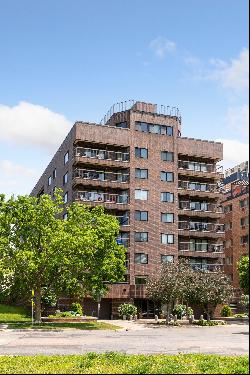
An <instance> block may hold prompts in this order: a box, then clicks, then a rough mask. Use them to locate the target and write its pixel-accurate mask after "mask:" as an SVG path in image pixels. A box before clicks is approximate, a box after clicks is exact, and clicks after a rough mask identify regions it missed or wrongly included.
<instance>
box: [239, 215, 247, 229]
mask: <svg viewBox="0 0 250 375" xmlns="http://www.w3.org/2000/svg"><path fill="white" fill-rule="evenodd" d="M248 224H249V217H248V216H246V217H242V218H241V219H240V225H241V226H242V227H245V226H246V225H248Z"/></svg>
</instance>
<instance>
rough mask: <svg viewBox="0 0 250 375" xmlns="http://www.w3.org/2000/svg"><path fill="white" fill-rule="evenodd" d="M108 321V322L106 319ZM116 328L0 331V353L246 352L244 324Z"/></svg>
mask: <svg viewBox="0 0 250 375" xmlns="http://www.w3.org/2000/svg"><path fill="white" fill-rule="evenodd" d="M109 323H110V321H109ZM112 323H113V324H117V325H120V326H122V329H119V330H116V331H108V330H103V331H94V330H93V331H87V330H86V331H82V330H72V329H66V330H57V331H51V330H46V331H44V330H7V329H6V330H2V331H0V355H34V354H48V355H50V354H81V353H86V352H99V353H102V352H106V351H120V352H124V353H129V354H132V353H144V354H154V353H165V354H178V353H206V354H210V353H211V354H225V355H242V354H248V344H249V343H248V341H249V330H248V328H249V327H248V325H247V324H242V325H236V324H231V325H227V326H214V327H198V326H184V327H166V326H163V327H162V326H156V327H154V328H153V327H151V326H147V327H145V324H140V323H138V322H137V323H136V322H130V321H121V320H119V321H115V320H114V321H112Z"/></svg>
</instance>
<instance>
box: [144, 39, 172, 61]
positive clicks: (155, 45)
mask: <svg viewBox="0 0 250 375" xmlns="http://www.w3.org/2000/svg"><path fill="white" fill-rule="evenodd" d="M149 47H150V48H151V49H152V50H153V51H154V52H155V54H156V56H157V57H158V58H160V59H163V58H164V57H165V56H166V54H168V53H172V52H174V51H175V50H176V44H175V43H174V42H172V41H171V40H169V39H167V38H165V37H163V36H159V37H158V38H156V39H154V40H152V41H151V42H150V43H149Z"/></svg>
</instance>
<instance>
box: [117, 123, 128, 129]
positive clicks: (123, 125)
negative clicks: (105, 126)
mask: <svg viewBox="0 0 250 375" xmlns="http://www.w3.org/2000/svg"><path fill="white" fill-rule="evenodd" d="M115 126H116V127H117V128H122V129H127V127H128V123H127V121H123V122H117V123H116V124H115Z"/></svg>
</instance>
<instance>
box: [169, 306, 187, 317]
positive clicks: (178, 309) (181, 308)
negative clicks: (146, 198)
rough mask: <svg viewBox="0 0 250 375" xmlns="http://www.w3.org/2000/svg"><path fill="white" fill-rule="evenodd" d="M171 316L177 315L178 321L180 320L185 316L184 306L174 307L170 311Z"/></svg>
mask: <svg viewBox="0 0 250 375" xmlns="http://www.w3.org/2000/svg"><path fill="white" fill-rule="evenodd" d="M172 313H173V315H177V318H178V319H181V318H182V317H183V316H184V315H185V314H186V306H185V305H175V306H174V308H173V311H172Z"/></svg>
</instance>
